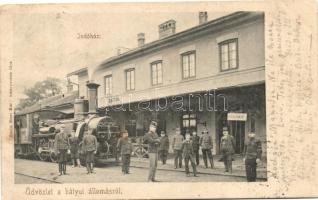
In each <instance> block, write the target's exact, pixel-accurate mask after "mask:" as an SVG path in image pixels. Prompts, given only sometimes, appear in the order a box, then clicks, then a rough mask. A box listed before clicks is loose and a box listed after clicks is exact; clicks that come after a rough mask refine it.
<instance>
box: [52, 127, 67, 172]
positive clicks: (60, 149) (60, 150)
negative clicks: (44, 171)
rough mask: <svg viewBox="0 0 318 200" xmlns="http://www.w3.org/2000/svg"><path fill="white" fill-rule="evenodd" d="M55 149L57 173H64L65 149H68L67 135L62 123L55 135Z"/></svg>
mask: <svg viewBox="0 0 318 200" xmlns="http://www.w3.org/2000/svg"><path fill="white" fill-rule="evenodd" d="M54 146H55V151H56V153H57V156H58V163H59V173H60V176H61V175H63V174H64V175H66V161H67V151H68V149H69V143H68V136H67V134H66V132H65V125H64V124H62V125H61V127H60V131H59V132H58V133H57V134H56V135H55V143H54Z"/></svg>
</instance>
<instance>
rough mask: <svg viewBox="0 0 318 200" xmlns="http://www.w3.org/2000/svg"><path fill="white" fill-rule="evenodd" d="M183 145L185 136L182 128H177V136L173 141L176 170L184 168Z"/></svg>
mask: <svg viewBox="0 0 318 200" xmlns="http://www.w3.org/2000/svg"><path fill="white" fill-rule="evenodd" d="M182 143H183V136H182V135H181V131H180V128H176V134H175V135H174V136H173V139H172V149H173V151H174V168H175V169H177V168H178V167H179V168H181V167H182V150H181V148H182Z"/></svg>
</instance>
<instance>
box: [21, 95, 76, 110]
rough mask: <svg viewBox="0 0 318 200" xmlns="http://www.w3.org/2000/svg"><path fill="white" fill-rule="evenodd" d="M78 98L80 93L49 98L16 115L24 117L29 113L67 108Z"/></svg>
mask: <svg viewBox="0 0 318 200" xmlns="http://www.w3.org/2000/svg"><path fill="white" fill-rule="evenodd" d="M77 97H78V91H72V92H70V93H67V94H60V95H56V96H52V97H48V98H46V99H43V100H42V101H41V102H37V103H36V104H34V105H32V106H29V107H27V108H24V109H23V110H21V111H19V112H17V113H16V115H23V114H27V113H32V112H36V111H39V110H42V109H47V108H52V109H54V108H57V107H61V106H66V105H68V104H73V103H74V101H75V99H76V98H77Z"/></svg>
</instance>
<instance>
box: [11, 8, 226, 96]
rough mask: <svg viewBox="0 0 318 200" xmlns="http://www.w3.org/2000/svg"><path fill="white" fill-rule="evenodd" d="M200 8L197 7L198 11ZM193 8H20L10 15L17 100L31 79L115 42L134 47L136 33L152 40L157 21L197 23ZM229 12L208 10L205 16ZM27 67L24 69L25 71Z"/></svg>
mask: <svg viewBox="0 0 318 200" xmlns="http://www.w3.org/2000/svg"><path fill="white" fill-rule="evenodd" d="M198 12H199V11H198ZM198 12H167V11H165V12H157V11H156V12H154V11H149V12H147V11H144V12H135V11H134V12H127V11H125V12H123V11H121V10H111V11H106V12H100V11H98V12H91V11H90V12H86V11H83V12H70V11H69V10H67V9H65V10H59V11H50V12H36V13H20V14H16V15H15V16H14V21H13V22H14V23H13V30H14V37H13V38H14V40H13V53H14V59H13V60H14V89H15V92H16V95H15V96H16V102H17V101H18V99H20V98H24V97H25V96H24V95H23V91H24V89H25V88H29V87H31V86H32V85H33V84H34V83H35V82H37V81H41V80H44V79H46V78H47V77H56V78H61V79H64V80H66V74H68V73H70V72H73V71H75V70H78V69H80V68H83V67H87V66H89V65H97V64H98V63H100V62H102V61H103V60H105V59H107V58H109V57H111V56H114V55H116V53H117V50H116V49H117V48H118V47H126V48H129V49H133V48H136V47H137V34H138V33H140V32H143V33H145V38H146V43H148V42H151V41H154V40H157V39H158V37H159V35H158V25H159V24H161V23H162V22H164V21H167V20H169V19H174V20H176V21H177V23H176V32H180V31H182V30H185V29H188V28H191V27H193V26H196V25H198V23H199V19H198ZM225 14H228V13H224V12H218V13H210V12H209V13H208V16H209V20H212V19H215V18H217V17H220V16H223V15H225ZM85 33H91V34H98V35H100V36H101V38H100V39H78V38H77V37H78V34H85ZM26 71H27V72H28V73H25V72H26Z"/></svg>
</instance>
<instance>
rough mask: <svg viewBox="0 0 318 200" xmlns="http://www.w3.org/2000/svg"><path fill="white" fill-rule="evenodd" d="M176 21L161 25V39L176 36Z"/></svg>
mask: <svg viewBox="0 0 318 200" xmlns="http://www.w3.org/2000/svg"><path fill="white" fill-rule="evenodd" d="M175 32H176V21H175V20H173V19H171V20H169V21H166V22H164V23H162V24H160V25H159V39H161V38H165V37H168V36H170V35H173V34H175Z"/></svg>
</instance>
